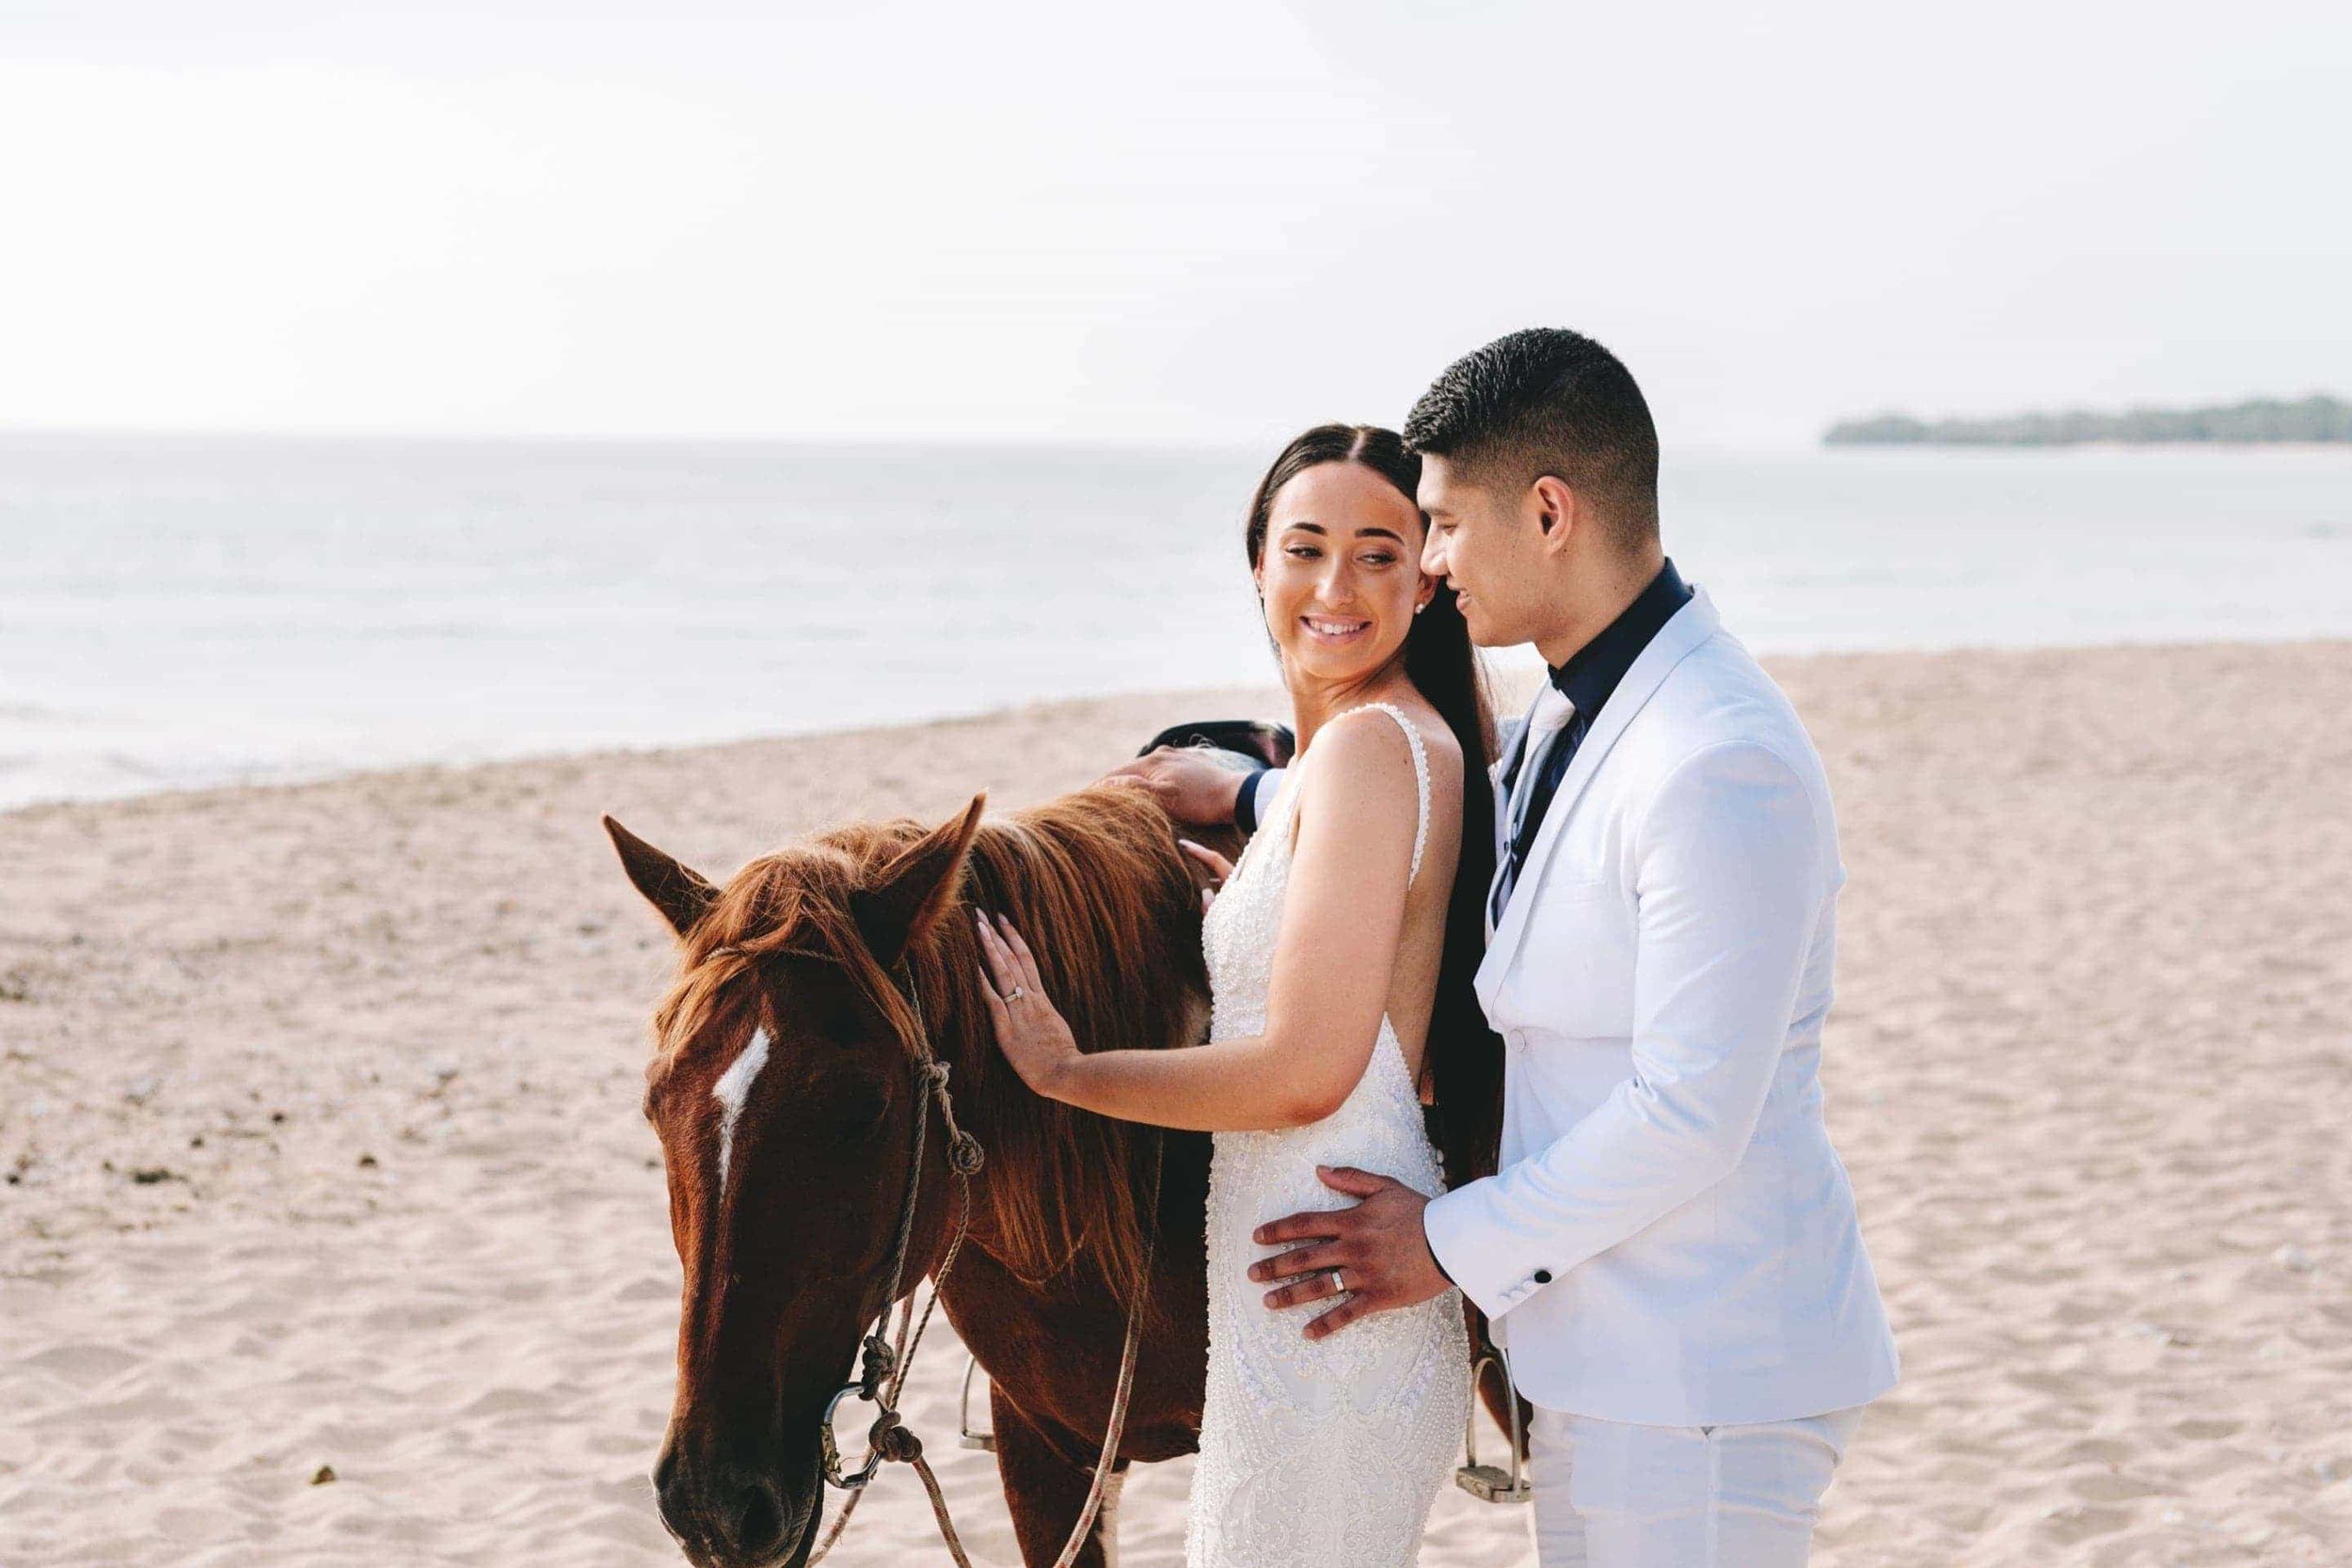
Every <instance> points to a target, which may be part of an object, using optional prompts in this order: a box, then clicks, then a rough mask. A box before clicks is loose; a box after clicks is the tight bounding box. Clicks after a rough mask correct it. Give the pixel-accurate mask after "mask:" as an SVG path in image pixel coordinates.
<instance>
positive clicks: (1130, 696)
mask: <svg viewBox="0 0 2352 1568" xmlns="http://www.w3.org/2000/svg"><path fill="white" fill-rule="evenodd" d="M2346 526H2347V527H2348V528H2352V524H2347V525H2346ZM2338 645H2352V634H2344V635H2331V634H2318V635H2313V634H2308V633H2301V632H2290V633H2285V634H2282V635H2280V636H2278V637H2275V638H2262V637H2251V638H2237V637H2232V638H2214V639H2184V638H2169V637H2155V638H2149V639H2146V640H2134V639H2129V638H2125V639H2117V640H2108V641H2087V642H2079V643H2075V642H2034V643H2017V644H2011V643H2001V642H1973V643H1953V644H1942V643H1938V644H1923V645H1920V646H1915V647H1836V646H1819V647H1811V648H1803V649H1788V650H1779V651H1766V652H1763V653H1761V654H1760V655H1759V656H1758V657H1760V658H1761V659H1762V660H1763V662H1764V664H1765V665H1766V667H1767V668H1768V669H1776V668H1777V667H1778V666H1781V665H1784V664H1788V665H1795V664H1802V663H1804V662H1806V661H1810V660H1815V659H1869V658H1877V657H1888V658H1903V657H1954V658H1974V657H2012V656H2032V655H2042V654H2049V655H2058V654H2071V653H2095V652H2103V651H2106V652H2116V653H2138V654H2149V655H2156V654H2163V653H2168V652H2184V651H2187V650H2191V649H2197V648H2293V647H2306V646H2309V647H2331V646H2338ZM1513 656H1520V657H1513ZM1487 663H1488V668H1489V671H1490V674H1491V678H1492V680H1493V683H1494V688H1495V691H1496V703H1495V715H1496V718H1497V719H1498V720H1501V719H1503V718H1507V717H1510V716H1511V714H1512V713H1513V712H1514V711H1515V709H1514V706H1513V705H1512V703H1511V702H1510V701H1507V700H1506V694H1508V693H1511V692H1514V691H1525V690H1532V689H1533V687H1532V685H1531V684H1529V683H1531V682H1532V681H1533V679H1534V669H1535V655H1534V651H1533V650H1532V649H1527V648H1516V649H1510V650H1505V651H1504V652H1503V654H1502V655H1495V654H1489V655H1488V656H1487ZM1188 697H1199V698H1200V699H1202V700H1210V701H1214V700H1217V699H1224V700H1229V701H1230V700H1234V699H1239V700H1243V701H1247V702H1251V703H1256V704H1258V705H1259V706H1258V707H1255V708H1252V709H1251V714H1250V716H1252V717H1260V718H1269V717H1270V718H1278V719H1279V717H1280V709H1281V706H1282V705H1283V702H1284V698H1283V695H1282V692H1281V689H1280V688H1279V685H1277V684H1276V683H1274V682H1273V681H1272V680H1269V681H1268V682H1266V683H1265V684H1263V685H1245V686H1231V685H1226V686H1205V687H1182V686H1178V687H1139V688H1136V689H1126V690H1117V691H1104V692H1091V693H1081V694H1076V695H1065V696H1054V697H1040V698H1032V699H1026V700H1022V701H1017V702H1009V703H1001V704H996V705H990V706H986V707H979V708H973V709H970V710H966V711H959V712H950V713H937V714H928V715H923V716H919V717H914V718H906V719H894V720H889V721H883V722H880V723H873V724H826V725H824V726H822V727H819V728H816V729H807V730H800V729H788V728H787V729H764V730H755V731H752V732H749V733H746V734H742V735H737V736H724V737H722V738H718V739H691V740H648V741H644V742H621V743H612V742H600V743H591V744H586V745H580V746H565V745H558V746H555V747H552V748H549V749H546V750H537V749H534V750H530V751H522V752H512V753H499V754H491V755H472V756H467V755H456V756H444V757H420V758H417V759H415V760H411V761H403V762H394V763H389V764H385V765H381V766H379V765H374V764H368V763H360V764H358V765H355V766H350V767H343V766H339V765H331V764H330V765H326V766H325V767H324V768H321V769H320V770H318V771H294V772H290V773H289V774H288V775H287V776H283V777H239V778H225V779H218V780H208V781H205V782H202V783H196V784H158V785H155V786H153V787H151V788H142V789H132V790H124V791H119V792H109V793H102V794H94V795H62V796H56V797H43V798H37V799H31V800H8V799H6V798H5V797H0V822H6V821H7V820H8V819H9V818H11V817H16V816H31V815H37V814H40V813H44V812H50V811H57V810H67V809H72V808H76V807H87V806H104V805H120V804H126V803H129V802H132V801H139V800H161V799H173V798H180V797H187V796H210V795H219V794H234V793H236V792H239V791H244V790H296V789H304V788H309V787H311V786H315V785H321V784H343V783H349V782H351V781H353V780H358V779H370V778H383V779H397V778H410V777H418V778H422V777H439V776H446V775H451V774H463V773H467V772H471V771H474V770H477V769H493V768H515V767H528V766H532V765H534V764H549V765H553V764H570V765H588V764H592V763H595V762H596V761H598V760H601V759H613V760H619V759H628V758H676V757H682V756H686V755H690V754H691V753H694V752H716V751H723V750H726V749H728V748H733V747H742V746H776V745H788V744H792V743H795V742H801V741H826V740H837V739H840V738H842V737H845V736H858V735H868V734H884V733H895V732H904V731H914V730H922V729H926V728H929V727H930V726H932V725H941V724H977V723H989V722H993V721H1000V720H1011V719H1016V718H1019V717H1020V716H1022V715H1025V714H1032V713H1037V712H1042V711H1048V710H1052V709H1056V708H1058V707H1062V706H1066V705H1075V704H1093V703H1120V702H1149V701H1166V702H1169V703H1178V704H1181V702H1183V701H1184V699H1186V698H1188ZM1522 700H1523V698H1522ZM1269 705H1270V706H1269ZM1201 716H1202V715H1200V714H1194V713H1191V712H1190V711H1189V710H1187V711H1186V713H1185V715H1184V717H1187V718H1198V717H1201ZM7 717H8V714H7V713H6V712H0V719H6V718H7ZM1171 722H1174V721H1171Z"/></svg>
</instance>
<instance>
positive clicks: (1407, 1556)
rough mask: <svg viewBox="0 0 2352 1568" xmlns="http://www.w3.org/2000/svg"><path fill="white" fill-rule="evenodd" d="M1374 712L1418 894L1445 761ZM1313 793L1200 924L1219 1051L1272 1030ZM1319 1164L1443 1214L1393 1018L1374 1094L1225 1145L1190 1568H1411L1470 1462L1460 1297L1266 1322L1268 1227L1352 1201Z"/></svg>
mask: <svg viewBox="0 0 2352 1568" xmlns="http://www.w3.org/2000/svg"><path fill="white" fill-rule="evenodd" d="M1367 706H1368V707H1371V708H1376V709H1378V710H1379V711H1380V712H1383V713H1386V714H1388V715H1389V716H1390V717H1391V719H1394V720H1395V721H1397V723H1399V724H1400V725H1402V726H1404V730H1405V734H1406V737H1407V738H1408V739H1410V741H1411V742H1412V752H1413V771H1414V774H1415V777H1416V778H1417V779H1418V780H1419V783H1420V787H1421V817H1420V822H1419V825H1418V827H1417V828H1416V829H1415V832H1414V838H1413V866H1412V875H1413V876H1414V877H1418V876H1420V874H1421V859H1422V847H1423V845H1424V843H1425V842H1426V840H1427V838H1428V834H1429V761H1428V757H1427V754H1426V752H1424V750H1423V748H1422V738H1421V733H1420V731H1418V730H1416V729H1415V728H1414V727H1413V725H1412V722H1411V721H1409V720H1407V719H1406V717H1405V715H1404V714H1403V713H1402V712H1400V711H1399V710H1398V709H1396V708H1394V707H1392V706H1391V705H1388V704H1386V703H1374V704H1369V705H1367ZM1350 711H1351V712H1361V711H1363V709H1360V708H1359V709H1351V710H1350ZM1342 717H1344V716H1342ZM1333 722H1338V720H1334V721H1333ZM1296 777H1297V775H1296V773H1295V771H1294V772H1293V773H1292V774H1291V775H1290V777H1288V778H1286V779H1284V780H1283V782H1282V784H1281V786H1280V792H1279V797H1278V798H1277V800H1276V801H1275V804H1274V806H1273V809H1272V810H1271V811H1269V812H1268V813H1267V818H1266V820H1265V821H1264V822H1263V824H1262V825H1261V826H1260V829H1259V832H1258V833H1257V835H1256V837H1254V838H1253V839H1252V840H1251V841H1250V843H1249V846H1248V848H1247V849H1245V850H1244V851H1243V852H1242V856H1241V859H1240V861H1239V863H1236V864H1235V866H1234V867H1233V872H1232V876H1231V877H1229V878H1228V879H1226V882H1225V886H1224V889H1223V890H1222V891H1221V892H1220V893H1218V895H1216V902H1215V903H1214V904H1212V905H1211V906H1210V909H1209V911H1208V916H1207V918H1206V920H1205V921H1204V922H1203V923H1202V931H1201V940H1202V944H1203V946H1204V947H1205V949H1206V952H1207V958H1208V969H1209V984H1210V991H1211V1000H1212V1003H1213V1006H1214V1012H1213V1016H1212V1020H1211V1022H1210V1026H1209V1037H1210V1038H1211V1039H1213V1040H1214V1039H1232V1038H1243V1037H1249V1036H1252V1035H1259V1034H1263V1032H1264V1030H1265V1022H1266V992H1267V989H1268V987H1269V985H1270V983H1271V981H1272V979H1273V972H1274V942H1275V933H1276V931H1277V930H1278V929H1279V927H1280V924H1281V917H1282V894H1283V888H1284V886H1285V885H1286V884H1287V883H1288V881H1289V879H1290V863H1291V848H1292V845H1291V832H1292V822H1293V819H1294V817H1295V810H1294V800H1293V797H1294V796H1295V793H1296V792H1295V789H1294V788H1293V784H1295V780H1296ZM1317 1164H1327V1165H1354V1166H1357V1167H1359V1168H1360V1169H1364V1170H1369V1171H1375V1172H1378V1173H1379V1174H1381V1175H1384V1176H1391V1177H1394V1178H1395V1179H1396V1180H1400V1181H1403V1182H1405V1183H1406V1185H1408V1186H1411V1187H1414V1188H1417V1189H1419V1190H1420V1191H1422V1192H1423V1193H1426V1194H1428V1195H1430V1196H1436V1195H1437V1194H1438V1193H1439V1192H1440V1191H1442V1190H1443V1187H1444V1178H1443V1174H1442V1170H1443V1167H1442V1165H1441V1164H1440V1163H1439V1160H1438V1151H1437V1150H1436V1149H1435V1148H1432V1147H1431V1145H1430V1142H1429V1136H1428V1133H1427V1132H1426V1131H1425V1130H1424V1127H1423V1124H1422V1104H1421V1099H1420V1096H1419V1095H1418V1093H1417V1092H1416V1091H1415V1088H1414V1085H1413V1080H1412V1075H1411V1072H1410V1071H1409V1069H1407V1068H1406V1062H1405V1050H1404V1047H1403V1046H1402V1045H1400V1044H1399V1043H1398V1042H1397V1037H1396V1030H1395V1029H1394V1028H1393V1027H1392V1026H1391V1024H1390V1022H1389V1021H1388V1019H1387V1018H1386V1017H1385V1016H1383V1017H1382V1019H1381V1020H1380V1035H1379V1038H1378V1039H1377V1040H1376V1041H1375V1044H1374V1046H1373V1051H1372V1060H1371V1063H1370V1064H1369V1065H1368V1066H1367V1067H1366V1068H1365V1069H1364V1075H1363V1077H1362V1078H1361V1079H1359V1080H1358V1082H1357V1085H1356V1087H1355V1088H1354V1089H1353V1090H1352V1091H1350V1092H1349V1094H1348V1097H1347V1100H1346V1101H1345V1102H1344V1103H1343V1104H1342V1105H1341V1106H1340V1108H1339V1109H1338V1110H1337V1111H1335V1112H1333V1113H1332V1114H1331V1115H1330V1116H1328V1117H1325V1118H1324V1119H1323V1120H1321V1121H1318V1122H1315V1123H1313V1124H1312V1125H1311V1126H1307V1127H1297V1128H1288V1129H1284V1130H1281V1131H1279V1132H1219V1133H1216V1135H1215V1138H1214V1153H1213V1155H1212V1157H1211V1161H1210V1165H1209V1209H1208V1250H1209V1376H1208V1397H1207V1402H1206V1403H1205V1405H1204V1406H1203V1408H1202V1412H1201V1420H1200V1459H1199V1462H1198V1464H1197V1465H1196V1467H1195V1470H1194V1473H1193V1478H1194V1479H1193V1486H1192V1501H1191V1507H1190V1510H1189V1511H1188V1513H1187V1514H1186V1516H1185V1524H1184V1562H1185V1564H1186V1568H1382V1565H1384V1564H1395V1565H1399V1568H1402V1565H1407V1564H1410V1563H1411V1562H1412V1561H1413V1560H1414V1559H1415V1558H1416V1557H1417V1556H1418V1555H1419V1553H1420V1550H1421V1541H1422V1528H1423V1526H1424V1524H1425V1523H1426V1520H1427V1515H1428V1513H1429V1506H1430V1504H1431V1503H1432V1502H1433V1501H1435V1500H1436V1497H1437V1494H1438V1487H1440V1486H1441V1485H1443V1484H1444V1482H1445V1478H1446V1474H1447V1472H1448V1471H1449V1470H1450V1469H1451V1468H1452V1467H1453V1465H1454V1455H1455V1452H1456V1451H1457V1447H1458V1445H1459V1444H1460V1441H1461V1433H1462V1426H1463V1421H1464V1418H1465V1417H1466V1416H1467V1414H1468V1410H1469V1404H1470V1360H1469V1353H1468V1340H1467V1335H1466V1332H1465V1330H1464V1327H1463V1321H1462V1302H1461V1296H1460V1294H1459V1293H1458V1292H1457V1291H1446V1292H1445V1293H1444V1294H1442V1295H1440V1296H1438V1297H1437V1298H1436V1299H1435V1300H1432V1301H1426V1302H1423V1303H1422V1304H1421V1305H1420V1306H1418V1307H1407V1308H1405V1309H1403V1310H1400V1311H1393V1312H1376V1313H1374V1314H1373V1315H1372V1316H1370V1317H1367V1318H1364V1319H1361V1320H1359V1321H1358V1322H1357V1323H1351V1324H1349V1325H1348V1326H1347V1327H1346V1328H1344V1329H1342V1330H1341V1331H1340V1332H1339V1333H1337V1334H1334V1335H1332V1336H1330V1337H1329V1338H1325V1339H1321V1340H1310V1339H1309V1338H1306V1336H1305V1335H1304V1334H1303V1333H1302V1332H1301V1331H1302V1330H1303V1329H1304V1328H1305V1327H1306V1325H1307V1323H1309V1322H1310V1321H1311V1320H1312V1319H1313V1318H1314V1317H1315V1316H1317V1315H1318V1314H1320V1313H1323V1312H1327V1311H1328V1310H1330V1308H1331V1307H1332V1306H1333V1305H1334V1299H1333V1298H1331V1297H1329V1296H1326V1297H1324V1298H1322V1299H1320V1300H1317V1301H1313V1302H1310V1303H1307V1304H1305V1305H1302V1306H1298V1307H1287V1308H1283V1309H1281V1310H1279V1311H1276V1310H1269V1309H1268V1308H1267V1307H1265V1305H1264V1303H1263V1300H1262V1297H1263V1294H1264V1292H1265V1291H1268V1290H1271V1289H1272V1288H1273V1287H1272V1286H1271V1285H1270V1284H1266V1285H1262V1284H1259V1283H1256V1282H1254V1281H1252V1280H1251V1279H1250V1278H1249V1277H1248V1274H1247V1271H1248V1267H1249V1265H1250V1264H1252V1263H1254V1262H1256V1261H1257V1260H1258V1259H1261V1258H1266V1257H1271V1256H1272V1255H1273V1254H1275V1253H1277V1252H1279V1251H1282V1250H1285V1249H1284V1248H1282V1247H1277V1246H1260V1245H1259V1244H1257V1243H1254V1242H1252V1241H1251V1240H1250V1239H1249V1233H1250V1232H1251V1231H1252V1230H1254V1229H1255V1228H1257V1227H1259V1226H1260V1225H1263V1224H1264V1223H1265V1222H1266V1221H1268V1220H1273V1219H1279V1218H1280V1217H1281V1216H1283V1215H1284V1214H1291V1213H1296V1212H1301V1211H1303V1210H1310V1209H1337V1208H1343V1207H1345V1206H1346V1205H1348V1204H1350V1203H1352V1202H1354V1201H1355V1200H1354V1199H1352V1198H1350V1197H1348V1196H1346V1195H1345V1194H1343V1193H1338V1192H1334V1191H1333V1190H1332V1189H1330V1188H1329V1187H1327V1186H1325V1185H1324V1184H1323V1183H1322V1182H1321V1181H1319V1180H1316V1179H1315V1166H1316V1165H1317ZM1292 1244H1294V1245H1295V1244H1296V1243H1292Z"/></svg>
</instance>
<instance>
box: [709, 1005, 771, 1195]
mask: <svg viewBox="0 0 2352 1568" xmlns="http://www.w3.org/2000/svg"><path fill="white" fill-rule="evenodd" d="M767 1065H768V1030H767V1027H766V1026H765V1025H762V1026H761V1027H760V1028H758V1029H755V1030H754V1031H753V1033H752V1043H751V1044H749V1045H747V1046H745V1047H744V1048H743V1054H741V1055H740V1056H738V1057H737V1058H735V1064H734V1065H733V1066H732V1067H730V1068H728V1069H726V1071H724V1072H723V1073H721V1074H720V1075H719V1081H718V1082H717V1083H716V1084H713V1085H711V1086H710V1098H711V1099H713V1100H715V1101H718V1102H719V1190H720V1191H721V1192H722V1193H723V1192H725V1191H726V1190H727V1161H728V1160H729V1159H731V1158H732V1157H733V1156H734V1153H735V1118H736V1117H739V1116H741V1115H742V1114H743V1102H744V1101H746V1100H749V1099H750V1098H751V1096H752V1080H753V1079H755V1078H756V1077H758V1076H759V1069H761V1068H764V1067H766V1066H767Z"/></svg>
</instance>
